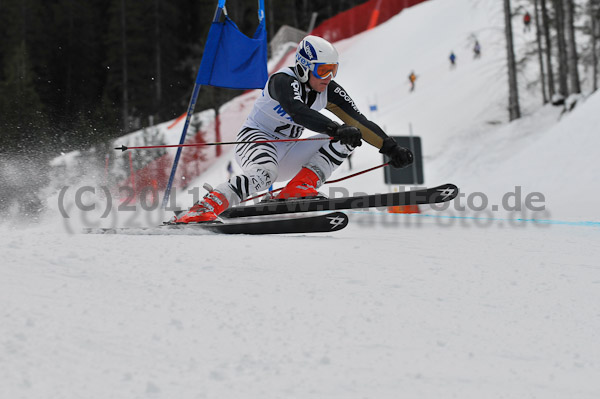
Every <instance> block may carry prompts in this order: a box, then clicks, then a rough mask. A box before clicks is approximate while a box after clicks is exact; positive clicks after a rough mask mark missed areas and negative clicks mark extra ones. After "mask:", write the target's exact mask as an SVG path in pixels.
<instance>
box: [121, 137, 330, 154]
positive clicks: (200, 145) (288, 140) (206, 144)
mask: <svg viewBox="0 0 600 399" xmlns="http://www.w3.org/2000/svg"><path fill="white" fill-rule="evenodd" d="M332 139H333V137H309V138H306V139H281V140H279V139H277V140H254V141H223V142H216V143H193V144H173V145H147V146H141V147H126V146H124V145H121V147H115V150H121V151H127V150H140V149H150V148H181V147H202V146H209V145H231V144H260V143H285V142H290V141H314V140H332Z"/></svg>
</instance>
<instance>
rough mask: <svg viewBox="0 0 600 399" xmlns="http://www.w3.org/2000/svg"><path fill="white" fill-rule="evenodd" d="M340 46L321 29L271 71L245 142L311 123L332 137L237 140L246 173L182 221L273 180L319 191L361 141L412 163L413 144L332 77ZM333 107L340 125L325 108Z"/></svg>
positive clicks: (291, 188)
mask: <svg viewBox="0 0 600 399" xmlns="http://www.w3.org/2000/svg"><path fill="white" fill-rule="evenodd" d="M338 65H339V64H338V53H337V51H336V49H335V48H334V47H333V45H331V43H329V42H328V41H326V40H325V39H322V38H320V37H317V36H306V37H305V38H304V39H302V41H301V42H300V43H299V44H298V48H297V49H296V61H295V65H294V66H293V67H286V68H283V69H281V70H279V71H277V72H275V73H274V74H273V75H271V76H270V77H269V80H268V81H267V83H266V85H265V87H264V89H263V91H262V94H261V95H260V97H259V98H258V99H257V100H256V102H255V103H254V107H253V109H252V111H251V112H250V114H249V116H248V118H247V119H246V122H245V123H244V125H243V126H242V129H241V130H240V132H239V133H238V140H239V141H256V140H272V139H288V138H297V137H300V135H301V134H302V132H303V130H304V129H305V128H307V129H310V130H312V131H315V132H318V133H321V135H320V136H322V137H324V138H325V137H327V138H328V137H332V138H333V140H331V141H329V140H328V141H326V142H325V144H323V141H304V142H277V143H252V144H238V145H237V146H236V148H235V155H236V160H237V162H238V164H239V165H240V167H241V168H242V171H243V173H242V174H241V175H237V176H233V177H232V178H231V179H229V181H227V182H224V183H222V184H220V185H218V186H217V187H216V188H214V189H212V188H210V189H209V193H208V194H207V195H206V196H205V197H204V198H203V199H202V200H201V201H199V202H197V203H196V204H195V205H194V206H193V207H192V208H190V210H189V211H188V212H187V213H185V214H183V215H182V216H181V217H179V218H176V219H175V220H174V221H175V222H180V223H190V222H207V221H213V220H215V219H217V217H218V215H219V214H221V213H222V212H223V211H225V210H226V209H227V208H229V207H231V206H235V205H237V204H239V203H240V202H241V201H242V200H244V199H245V198H248V197H249V196H250V195H252V194H254V193H257V192H259V191H262V190H266V189H267V188H268V187H269V186H270V185H271V184H272V183H273V182H275V181H281V180H287V179H290V178H292V177H293V178H292V180H291V181H290V182H289V183H288V184H287V185H286V186H285V187H284V188H283V190H282V191H281V192H280V193H279V195H277V197H276V198H278V199H287V198H306V197H315V196H317V195H318V192H317V188H319V186H320V185H321V184H322V183H323V182H325V181H326V180H327V179H328V178H329V176H330V175H331V174H332V172H333V171H334V170H335V169H336V168H337V167H339V166H340V165H341V164H342V162H344V160H345V159H347V158H348V156H349V155H350V154H351V153H352V151H354V149H355V148H356V147H358V146H360V145H361V144H362V140H363V139H364V140H365V141H366V142H367V143H369V144H371V145H373V146H374V147H376V148H379V152H380V153H382V154H385V155H387V156H388V157H389V158H390V165H391V166H393V167H396V168H401V167H405V166H408V165H410V164H411V163H412V162H413V154H412V153H411V152H410V150H408V149H406V148H404V147H401V146H399V145H398V144H397V143H396V141H395V140H394V139H392V138H391V137H388V136H387V135H386V134H385V133H384V131H383V130H382V129H381V128H380V127H379V126H377V125H376V124H375V123H373V122H371V121H370V120H368V119H367V118H366V117H365V116H364V115H363V114H362V113H360V111H359V110H358V108H357V107H356V104H355V103H354V101H353V100H352V98H351V97H350V96H349V95H348V93H347V92H346V91H345V90H344V89H343V88H342V87H341V86H340V85H339V84H338V83H337V82H336V81H334V80H333V78H334V77H335V76H336V74H337V71H338ZM324 108H325V109H327V110H328V111H330V112H332V113H333V114H334V115H336V116H338V117H339V118H340V119H341V120H342V121H344V124H342V125H340V124H338V123H336V122H334V121H332V120H331V119H329V118H328V117H326V116H325V115H323V114H321V113H320V112H318V111H319V110H322V109H324Z"/></svg>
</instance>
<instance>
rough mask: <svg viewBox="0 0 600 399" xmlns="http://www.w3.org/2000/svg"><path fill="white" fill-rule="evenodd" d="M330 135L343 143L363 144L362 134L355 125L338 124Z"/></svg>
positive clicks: (358, 145) (354, 145)
mask: <svg viewBox="0 0 600 399" xmlns="http://www.w3.org/2000/svg"><path fill="white" fill-rule="evenodd" d="M330 135H331V137H333V141H334V142H335V141H338V140H339V141H340V142H341V143H342V144H348V145H349V146H352V147H360V146H361V145H362V134H361V132H360V130H358V128H357V127H354V126H348V125H342V126H336V127H335V129H334V130H333V131H332V132H331V133H330Z"/></svg>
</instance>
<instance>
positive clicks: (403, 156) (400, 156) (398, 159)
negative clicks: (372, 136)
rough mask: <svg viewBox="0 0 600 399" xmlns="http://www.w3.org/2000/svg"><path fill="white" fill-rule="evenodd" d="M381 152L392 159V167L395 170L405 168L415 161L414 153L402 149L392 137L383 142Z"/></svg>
mask: <svg viewBox="0 0 600 399" xmlns="http://www.w3.org/2000/svg"><path fill="white" fill-rule="evenodd" d="M379 152H380V153H381V154H384V155H387V156H388V157H389V158H390V165H391V166H392V167H394V168H405V167H407V166H408V165H410V164H411V163H413V160H414V157H413V153H412V152H411V151H410V150H409V149H408V148H404V147H400V146H399V145H398V143H396V140H394V139H393V138H391V137H387V138H386V139H384V140H383V146H382V147H381V149H380V150H379Z"/></svg>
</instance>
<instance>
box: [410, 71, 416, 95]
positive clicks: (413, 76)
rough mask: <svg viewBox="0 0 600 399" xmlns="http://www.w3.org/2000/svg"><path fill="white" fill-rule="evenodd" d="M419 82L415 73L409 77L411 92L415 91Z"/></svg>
mask: <svg viewBox="0 0 600 399" xmlns="http://www.w3.org/2000/svg"><path fill="white" fill-rule="evenodd" d="M416 80H417V75H415V73H414V72H411V73H410V75H408V81H409V82H410V91H415V81H416Z"/></svg>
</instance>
